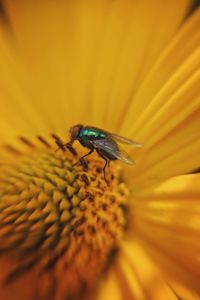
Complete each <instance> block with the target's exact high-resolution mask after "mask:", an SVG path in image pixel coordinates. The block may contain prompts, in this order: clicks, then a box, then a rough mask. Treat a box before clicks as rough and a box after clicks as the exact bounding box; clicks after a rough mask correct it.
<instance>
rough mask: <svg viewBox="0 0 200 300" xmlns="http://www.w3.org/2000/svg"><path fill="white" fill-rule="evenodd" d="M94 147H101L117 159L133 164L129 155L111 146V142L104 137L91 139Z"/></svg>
mask: <svg viewBox="0 0 200 300" xmlns="http://www.w3.org/2000/svg"><path fill="white" fill-rule="evenodd" d="M91 143H92V144H93V145H94V147H95V148H98V149H102V150H104V151H106V152H107V153H108V154H110V155H112V156H114V157H116V158H117V159H119V160H121V161H123V162H125V163H126V164H129V165H133V164H135V162H134V161H133V160H132V159H131V158H130V157H129V155H128V154H127V153H126V152H125V151H123V150H122V149H117V148H116V147H113V144H112V142H110V141H109V140H106V139H102V140H95V141H91Z"/></svg>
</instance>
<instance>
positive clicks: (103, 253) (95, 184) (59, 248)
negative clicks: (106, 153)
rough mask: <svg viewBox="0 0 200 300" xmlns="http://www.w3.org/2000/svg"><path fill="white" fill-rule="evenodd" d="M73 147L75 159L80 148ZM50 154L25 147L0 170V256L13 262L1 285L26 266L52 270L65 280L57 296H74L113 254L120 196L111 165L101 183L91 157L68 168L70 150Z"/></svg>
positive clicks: (97, 162) (121, 221) (123, 201)
mask: <svg viewBox="0 0 200 300" xmlns="http://www.w3.org/2000/svg"><path fill="white" fill-rule="evenodd" d="M26 142H27V141H26ZM43 142H44V141H43ZM26 144H28V143H26ZM29 146H30V148H31V147H32V146H31V143H30V145H29ZM75 148H76V151H77V153H78V157H81V156H82V155H83V150H84V149H82V148H81V147H80V146H79V147H78V145H75ZM55 149H56V147H53V148H52V146H51V145H50V144H49V147H46V149H44V148H41V147H33V150H31V151H28V152H27V153H26V154H25V153H24V154H23V155H21V156H20V155H19V157H18V159H17V162H16V161H15V163H12V164H10V165H4V166H1V174H0V253H1V255H5V256H6V257H9V259H11V260H12V261H13V266H14V267H13V268H12V269H11V270H9V272H8V273H7V274H5V281H6V282H10V281H13V280H17V278H18V277H20V276H22V275H23V274H24V273H26V272H30V271H31V269H32V268H35V270H36V271H37V272H38V275H39V276H43V274H45V272H48V271H49V270H50V269H54V271H55V274H59V275H58V276H61V277H64V278H65V280H64V287H63V295H64V294H65V295H67V297H69V296H73V297H75V298H76V297H78V295H80V293H83V291H84V290H85V291H86V290H88V289H90V288H91V287H94V285H95V283H96V282H97V279H98V277H99V276H100V274H101V273H102V272H103V271H105V269H106V268H107V267H108V265H109V261H110V256H111V255H113V253H116V250H117V247H118V243H119V241H120V240H121V238H122V237H123V235H124V232H125V228H126V227H127V218H126V217H127V216H126V211H127V210H126V209H125V208H126V206H127V199H128V192H127V188H126V186H125V184H124V183H123V182H122V181H121V178H120V168H119V165H118V163H117V162H114V163H113V164H111V166H110V167H109V168H108V169H107V170H106V173H107V177H108V180H109V182H110V184H109V185H108V184H107V183H106V182H105V180H104V177H103V172H102V168H103V166H104V161H102V159H101V158H100V157H99V156H98V155H97V154H92V155H91V156H88V157H87V158H86V159H85V164H83V165H81V164H77V165H76V166H73V164H74V163H75V162H76V161H77V159H78V158H77V157H76V156H75V155H74V154H73V153H72V152H71V151H69V150H67V149H66V151H64V152H62V149H60V150H59V151H57V152H55ZM16 153H18V151H16ZM86 166H87V167H88V170H84V168H86Z"/></svg>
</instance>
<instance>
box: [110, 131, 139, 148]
mask: <svg viewBox="0 0 200 300" xmlns="http://www.w3.org/2000/svg"><path fill="white" fill-rule="evenodd" d="M111 136H112V138H113V139H114V140H116V141H118V142H120V143H124V144H127V145H130V146H132V147H138V148H139V147H142V146H143V145H142V144H140V143H137V142H135V141H132V140H130V139H127V138H125V137H123V136H121V135H118V134H115V133H111Z"/></svg>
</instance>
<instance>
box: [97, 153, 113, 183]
mask: <svg viewBox="0 0 200 300" xmlns="http://www.w3.org/2000/svg"><path fill="white" fill-rule="evenodd" d="M96 151H97V153H98V154H99V156H101V158H103V159H104V160H105V165H104V167H103V175H104V180H105V182H106V183H107V185H109V181H108V180H107V178H106V167H107V166H109V163H110V160H109V159H108V158H107V157H105V156H104V155H103V153H102V152H101V150H98V149H96Z"/></svg>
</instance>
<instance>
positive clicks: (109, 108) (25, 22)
mask: <svg viewBox="0 0 200 300" xmlns="http://www.w3.org/2000/svg"><path fill="white" fill-rule="evenodd" d="M5 2H6V5H5V8H6V10H7V13H8V16H9V18H10V23H11V25H12V30H13V32H14V36H15V40H16V42H17V47H18V48H19V50H20V53H22V56H23V58H24V60H25V62H26V64H27V67H28V69H29V70H30V72H32V76H31V80H33V82H34V89H33V91H32V92H33V94H34V96H35V99H34V103H35V106H37V107H38V111H40V112H43V118H45V120H46V121H47V123H48V124H49V126H51V130H52V128H53V127H54V128H57V129H59V128H60V129H62V130H64V129H65V128H66V127H68V126H69V125H70V124H73V123H77V122H83V123H84V122H87V123H91V124H94V125H98V126H101V127H102V126H103V127H105V128H107V129H111V128H112V129H113V128H114V127H115V124H116V121H117V119H118V118H119V117H120V118H121V113H122V112H123V111H124V109H125V108H126V107H127V103H128V102H129V96H130V93H132V90H133V88H134V86H137V85H138V83H139V82H140V81H142V80H143V75H144V74H146V72H147V70H148V69H149V68H150V66H151V65H152V64H153V62H154V61H155V60H156V59H157V55H158V53H159V52H160V51H161V49H162V48H163V47H164V46H165V45H166V43H167V42H168V41H169V40H170V39H171V37H172V36H173V34H174V32H175V31H176V30H177V28H178V27H179V25H180V23H181V22H182V20H183V18H184V17H185V14H186V12H187V10H188V8H189V6H190V4H191V1H190V0H179V1H168V2H167V3H165V4H163V2H161V1H159V0H153V1H151V2H148V1H144V0H143V1H136V2H135V1H134V2H133V1H114V2H113V1H111V2H110V1H91V0H87V1H84V2H82V1H73V2H69V1H56V2H52V1H38V2H37V1H25V0H20V1H9V0H8V1H5ZM169 18H170V23H169V22H168V20H169ZM158 23H159V26H157V24H158ZM47 103H48V105H47ZM108 112H109V113H108Z"/></svg>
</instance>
